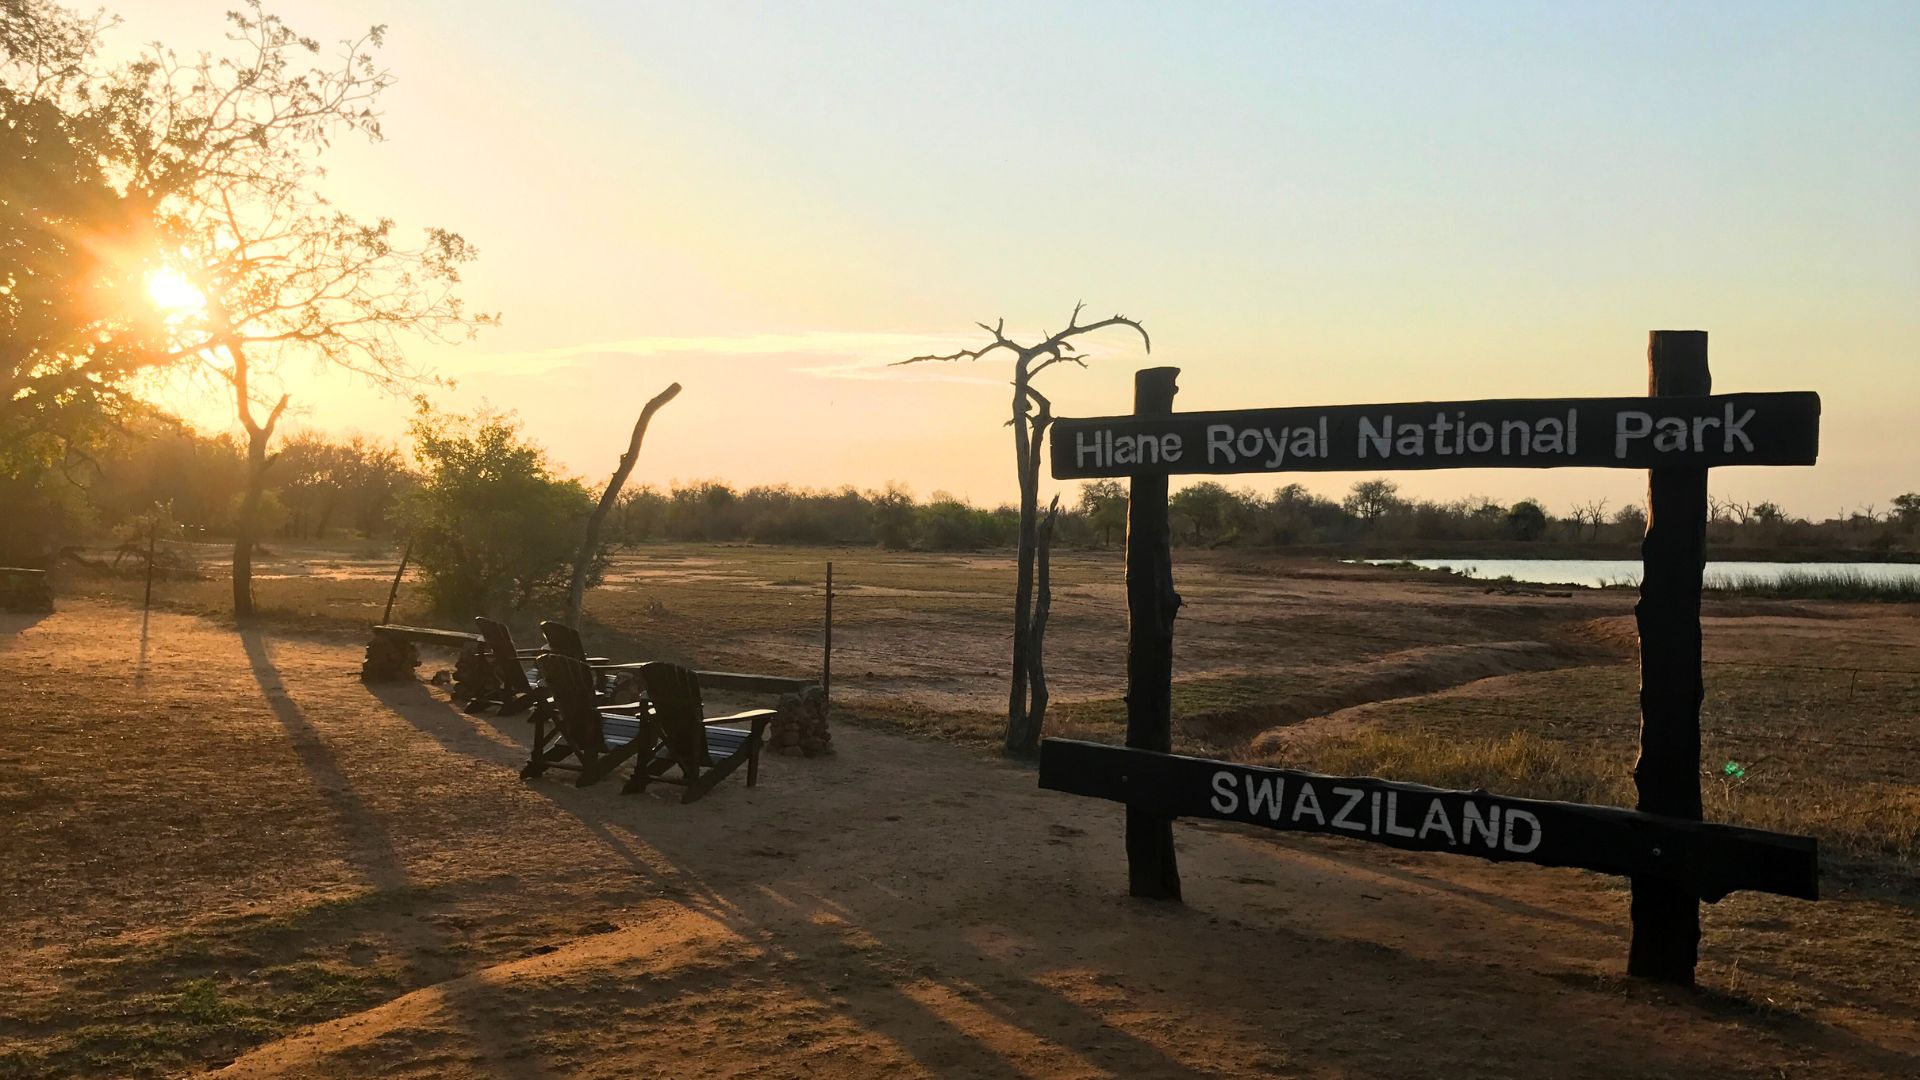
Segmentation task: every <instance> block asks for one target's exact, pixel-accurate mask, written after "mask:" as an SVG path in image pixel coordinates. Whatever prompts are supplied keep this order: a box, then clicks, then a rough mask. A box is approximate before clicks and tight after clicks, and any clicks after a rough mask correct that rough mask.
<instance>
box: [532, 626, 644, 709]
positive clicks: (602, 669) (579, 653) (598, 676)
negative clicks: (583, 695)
mask: <svg viewBox="0 0 1920 1080" xmlns="http://www.w3.org/2000/svg"><path fill="white" fill-rule="evenodd" d="M540 634H541V636H542V637H545V638H546V639H547V651H548V652H556V653H559V654H560V655H561V656H571V657H572V658H574V659H575V660H578V661H580V662H581V663H583V664H591V665H593V666H594V673H593V676H594V678H593V685H594V693H596V694H598V695H600V700H601V701H613V700H614V699H615V688H614V683H615V681H616V680H615V678H614V675H615V672H614V671H613V670H612V666H611V662H610V661H609V660H608V659H607V658H606V657H604V656H588V655H587V643H586V642H585V641H583V640H582V639H581V637H580V631H578V630H575V629H574V628H573V627H571V626H568V625H567V624H566V623H563V622H554V621H553V620H552V619H548V620H547V621H546V622H543V623H541V624H540ZM625 696H626V700H628V701H632V700H633V699H634V698H635V697H637V696H638V695H637V694H628V695H625Z"/></svg>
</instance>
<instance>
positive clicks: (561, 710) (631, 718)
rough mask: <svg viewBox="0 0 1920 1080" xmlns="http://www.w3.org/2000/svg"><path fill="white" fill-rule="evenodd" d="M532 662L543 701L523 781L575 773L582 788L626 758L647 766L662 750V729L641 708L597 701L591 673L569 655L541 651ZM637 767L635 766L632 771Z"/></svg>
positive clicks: (536, 711)
mask: <svg viewBox="0 0 1920 1080" xmlns="http://www.w3.org/2000/svg"><path fill="white" fill-rule="evenodd" d="M534 663H535V664H536V665H537V666H538V667H539V669H540V682H541V684H542V685H543V686H544V687H545V688H546V690H547V697H546V699H545V700H543V701H541V702H540V703H539V704H538V705H536V706H535V707H534V710H533V716H532V720H533V749H532V751H531V752H530V753H529V754H528V755H527V764H526V767H525V768H523V769H521V770H520V778H521V779H522V780H531V779H533V778H534V777H536V776H539V775H540V774H541V773H543V772H545V771H547V770H548V769H561V770H564V771H568V772H577V773H579V774H580V776H579V779H577V780H576V781H575V782H574V783H575V786H577V787H586V786H587V785H588V784H592V783H595V782H597V781H599V780H601V779H602V778H604V777H605V776H606V775H607V774H608V773H611V772H612V771H613V770H615V769H617V768H619V767H620V763H621V762H623V761H626V760H627V759H628V758H635V759H637V761H639V762H645V761H647V760H650V759H651V758H652V757H653V754H654V753H655V752H656V751H657V750H658V749H659V746H660V728H659V725H658V724H657V723H655V722H654V720H653V718H652V717H650V716H648V715H647V714H646V713H645V712H644V711H643V710H644V709H645V708H646V706H645V705H644V704H639V703H636V704H633V705H628V706H626V707H624V708H609V707H607V706H605V705H602V704H600V702H599V701H598V700H596V698H595V695H594V692H593V681H594V679H593V669H592V668H591V667H589V666H588V665H587V664H585V663H582V662H581V661H579V660H575V659H574V658H572V657H570V656H561V655H560V654H559V653H551V652H549V653H542V654H541V655H540V657H539V659H537V660H535V661H534ZM637 768H638V766H637V765H636V769H637Z"/></svg>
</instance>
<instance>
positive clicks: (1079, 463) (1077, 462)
mask: <svg viewBox="0 0 1920 1080" xmlns="http://www.w3.org/2000/svg"><path fill="white" fill-rule="evenodd" d="M1089 454H1091V455H1092V456H1093V467H1094V468H1096V469H1097V468H1100V467H1101V466H1103V465H1105V464H1106V462H1105V461H1103V460H1101V459H1102V456H1103V455H1102V454H1101V453H1100V432H1098V431H1076V432H1074V433H1073V463H1074V466H1075V467H1077V468H1081V469H1084V468H1086V467H1087V456H1088V455H1089Z"/></svg>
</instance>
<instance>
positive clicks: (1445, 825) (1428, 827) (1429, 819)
mask: <svg viewBox="0 0 1920 1080" xmlns="http://www.w3.org/2000/svg"><path fill="white" fill-rule="evenodd" d="M1435 831H1438V832H1443V833H1445V834H1446V835H1447V844H1448V846H1452V845H1453V843H1454V839H1453V822H1451V821H1448V820H1447V808H1446V807H1445V806H1443V805H1441V803H1440V800H1439V799H1434V800H1433V801H1432V802H1429V803H1428V804H1427V816H1426V818H1425V819H1424V820H1423V821H1421V822H1420V839H1422V840H1425V839H1426V838H1427V834H1428V833H1430V832H1435Z"/></svg>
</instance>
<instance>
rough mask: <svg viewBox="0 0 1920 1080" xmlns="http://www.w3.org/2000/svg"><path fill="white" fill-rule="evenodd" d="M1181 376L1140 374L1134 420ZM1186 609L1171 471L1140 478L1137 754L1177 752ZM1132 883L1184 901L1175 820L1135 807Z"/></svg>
mask: <svg viewBox="0 0 1920 1080" xmlns="http://www.w3.org/2000/svg"><path fill="white" fill-rule="evenodd" d="M1179 374H1180V369H1179V368H1171V367H1161V368H1146V369H1144V370H1142V371H1139V372H1137V373H1135V375H1134V377H1133V412H1134V415H1135V416H1165V415H1167V414H1169V413H1171V412H1173V395H1174V393H1175V392H1176V390H1177V387H1176V386H1175V385H1174V382H1175V380H1176V379H1177V378H1178V376H1179ZM1194 451H1195V452H1196V453H1197V452H1198V451H1199V448H1198V447H1195V448H1194ZM1179 608H1180V594H1178V593H1176V592H1174V591H1173V536H1172V531H1171V528H1170V526H1169V524H1168V521H1167V474H1166V473H1165V472H1154V473H1136V474H1135V475H1134V476H1133V478H1132V489H1131V491H1130V493H1129V495H1128V499H1127V745H1128V746H1130V747H1133V748H1135V749H1139V750H1159V751H1161V752H1162V753H1165V752H1167V751H1169V750H1172V749H1173V617H1174V615H1175V613H1177V612H1178V611H1179ZM1127 879H1128V884H1129V888H1128V891H1129V892H1131V893H1132V894H1133V895H1134V896H1144V897H1148V898H1150V899H1154V900H1178V899H1180V871H1179V868H1178V867H1177V866H1176V865H1175V863H1174V857H1173V821H1172V819H1170V818H1166V817H1161V816H1157V815H1155V814H1151V813H1149V812H1147V811H1146V810H1144V809H1142V808H1139V807H1135V806H1131V805H1129V806H1128V807H1127Z"/></svg>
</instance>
